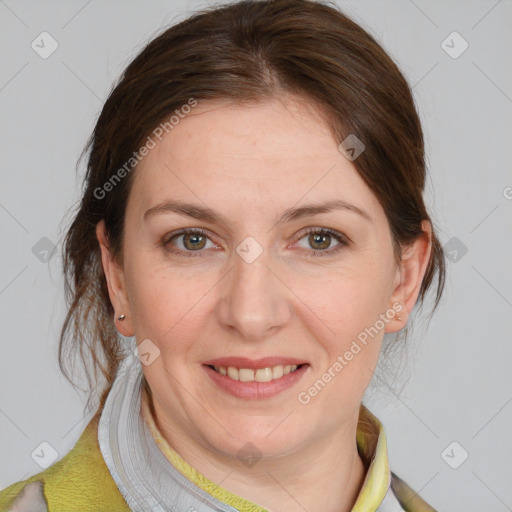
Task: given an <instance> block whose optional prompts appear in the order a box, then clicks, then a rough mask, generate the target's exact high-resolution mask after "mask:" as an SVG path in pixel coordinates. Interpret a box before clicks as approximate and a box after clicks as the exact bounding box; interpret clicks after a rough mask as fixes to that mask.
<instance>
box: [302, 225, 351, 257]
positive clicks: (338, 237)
mask: <svg viewBox="0 0 512 512" xmlns="http://www.w3.org/2000/svg"><path fill="white" fill-rule="evenodd" d="M306 236H307V244H308V245H309V247H312V248H313V249H314V250H312V251H311V250H310V251H306V255H307V256H329V255H333V254H335V253H337V252H339V251H341V250H342V249H343V248H344V247H345V246H347V245H349V243H350V242H349V241H348V239H347V238H346V237H345V236H343V235H342V234H341V233H338V232H336V231H333V230H332V229H327V228H323V229H319V228H308V229H307V230H306V231H305V232H303V233H302V234H301V235H300V236H298V237H297V240H302V239H303V238H306ZM333 241H337V242H338V244H337V245H336V246H334V247H333V248H330V249H329V246H330V245H331V244H332V242H333Z"/></svg>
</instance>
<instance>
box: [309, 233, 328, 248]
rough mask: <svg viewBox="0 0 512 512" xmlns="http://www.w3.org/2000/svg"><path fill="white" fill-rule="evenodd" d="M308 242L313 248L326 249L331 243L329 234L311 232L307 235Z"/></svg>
mask: <svg viewBox="0 0 512 512" xmlns="http://www.w3.org/2000/svg"><path fill="white" fill-rule="evenodd" d="M308 242H309V243H310V244H311V247H313V248H314V249H327V248H328V247H329V245H331V235H329V234H320V233H313V234H311V235H309V237H308Z"/></svg>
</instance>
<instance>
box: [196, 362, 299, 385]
mask: <svg viewBox="0 0 512 512" xmlns="http://www.w3.org/2000/svg"><path fill="white" fill-rule="evenodd" d="M306 365H307V363H303V364H299V365H296V364H293V365H290V364H287V365H276V366H267V367H266V368H257V369H252V368H237V367H235V366H227V367H226V366H215V365H206V366H208V367H209V368H211V369H212V370H214V371H215V372H217V373H219V374H221V375H224V376H226V377H228V378H230V379H231V380H235V381H240V382H271V381H273V380H277V379H280V378H281V377H283V376H284V375H288V374H289V373H293V372H295V371H297V370H298V369H299V368H302V367H303V366H306Z"/></svg>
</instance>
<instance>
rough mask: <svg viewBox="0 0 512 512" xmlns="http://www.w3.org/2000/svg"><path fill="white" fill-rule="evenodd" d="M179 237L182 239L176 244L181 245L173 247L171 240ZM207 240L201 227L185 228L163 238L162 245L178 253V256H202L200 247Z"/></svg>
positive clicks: (202, 246)
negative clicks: (176, 247)
mask: <svg viewBox="0 0 512 512" xmlns="http://www.w3.org/2000/svg"><path fill="white" fill-rule="evenodd" d="M179 239H182V240H181V243H179V244H178V245H181V247H179V248H178V249H175V246H174V245H173V244H172V242H173V240H179ZM207 240H209V237H208V235H207V234H206V233H205V232H204V231H203V230H202V229H191V228H186V229H182V230H180V231H178V232H177V233H173V234H172V236H170V237H169V238H167V239H164V240H163V242H162V245H163V246H164V247H165V248H166V249H167V250H169V251H170V252H172V253H175V254H179V255H180V256H185V257H196V256H204V254H203V252H204V251H202V249H204V248H205V246H206V243H207ZM214 246H215V245H214ZM194 253H197V254H194Z"/></svg>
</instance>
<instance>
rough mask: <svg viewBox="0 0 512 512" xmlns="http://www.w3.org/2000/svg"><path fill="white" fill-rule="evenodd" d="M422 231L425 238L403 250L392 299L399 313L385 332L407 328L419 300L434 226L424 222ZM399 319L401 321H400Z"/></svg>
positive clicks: (417, 240)
mask: <svg viewBox="0 0 512 512" xmlns="http://www.w3.org/2000/svg"><path fill="white" fill-rule="evenodd" d="M421 229H422V230H423V232H424V233H425V237H423V236H420V237H418V238H417V239H416V240H415V241H414V242H413V243H412V244H411V245H409V246H406V247H404V249H403V250H402V262H401V264H400V268H399V269H398V270H397V276H396V278H395V282H394V285H393V286H394V289H393V291H392V294H391V297H390V305H392V304H395V307H394V308H393V309H395V311H397V313H396V316H395V317H394V319H393V320H392V321H391V322H388V323H387V324H386V329H385V332H395V331H399V330H400V329H402V328H403V327H405V325H406V324H407V319H408V318H409V315H410V314H411V311H412V309H413V308H414V305H415V304H416V300H417V299H418V295H419V293H420V288H421V283H422V281H423V276H424V275H425V272H426V270H427V265H428V262H429V258H430V252H431V250H432V226H431V224H430V222H429V221H428V220H424V221H422V223H421ZM398 303H399V304H401V306H402V309H400V310H398V309H397V304H398ZM398 317H400V318H401V320H398Z"/></svg>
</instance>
